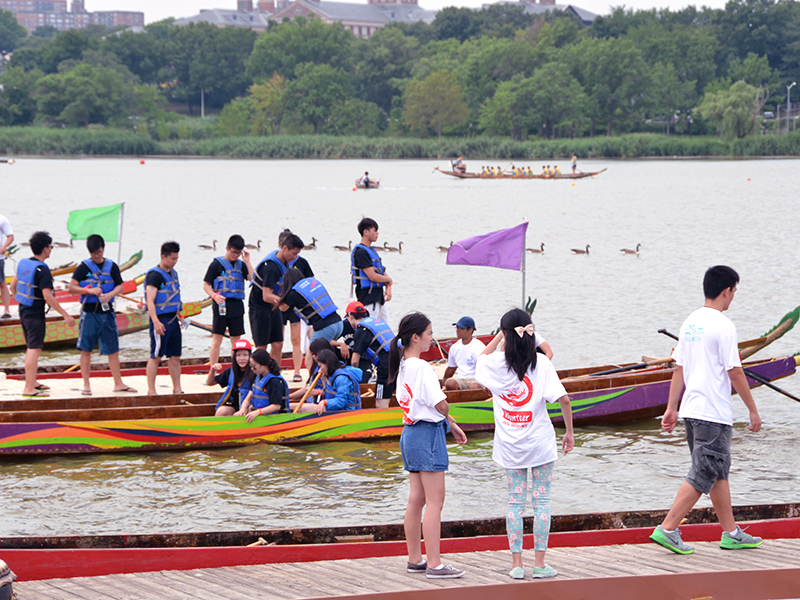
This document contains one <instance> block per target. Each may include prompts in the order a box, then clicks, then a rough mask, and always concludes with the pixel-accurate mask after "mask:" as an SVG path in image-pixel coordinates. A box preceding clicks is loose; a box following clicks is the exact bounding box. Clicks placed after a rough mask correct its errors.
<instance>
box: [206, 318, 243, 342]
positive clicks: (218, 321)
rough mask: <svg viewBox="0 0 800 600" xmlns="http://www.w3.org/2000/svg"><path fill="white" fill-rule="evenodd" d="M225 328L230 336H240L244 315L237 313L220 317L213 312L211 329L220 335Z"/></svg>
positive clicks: (241, 334)
mask: <svg viewBox="0 0 800 600" xmlns="http://www.w3.org/2000/svg"><path fill="white" fill-rule="evenodd" d="M226 329H227V330H228V333H230V334H231V336H238V337H242V336H243V335H244V315H239V316H238V317H220V316H219V315H217V314H215V315H214V324H213V325H212V326H211V330H212V331H213V332H214V333H218V334H220V335H222V334H223V333H225V330H226Z"/></svg>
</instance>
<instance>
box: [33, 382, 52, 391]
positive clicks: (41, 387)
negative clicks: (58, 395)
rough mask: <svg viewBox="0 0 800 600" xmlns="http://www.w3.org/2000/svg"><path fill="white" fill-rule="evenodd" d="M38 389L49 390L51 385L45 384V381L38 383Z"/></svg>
mask: <svg viewBox="0 0 800 600" xmlns="http://www.w3.org/2000/svg"><path fill="white" fill-rule="evenodd" d="M36 389H37V390H49V389H50V386H49V385H45V384H43V383H37V384H36Z"/></svg>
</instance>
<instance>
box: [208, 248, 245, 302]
mask: <svg viewBox="0 0 800 600" xmlns="http://www.w3.org/2000/svg"><path fill="white" fill-rule="evenodd" d="M214 260H216V261H217V262H218V263H219V264H221V265H222V268H223V269H224V270H223V271H222V274H220V275H218V276H217V277H216V279H214V291H215V292H217V293H218V294H222V295H223V296H225V297H226V298H237V299H239V300H244V282H245V278H244V275H242V265H243V264H244V263H243V262H242V260H241V259H239V258H237V259H236V264H235V265H231V263H230V261H229V260H228V259H227V258H225V257H224V256H218V257H217V258H215V259H214Z"/></svg>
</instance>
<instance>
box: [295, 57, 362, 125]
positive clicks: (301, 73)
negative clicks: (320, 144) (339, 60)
mask: <svg viewBox="0 0 800 600" xmlns="http://www.w3.org/2000/svg"><path fill="white" fill-rule="evenodd" d="M352 96H353V90H352V87H351V86H350V82H349V80H348V78H347V76H346V74H345V72H344V71H343V70H342V69H340V68H334V67H332V66H330V65H315V64H313V63H303V64H300V65H297V68H296V69H295V79H294V80H293V81H291V82H290V83H289V85H288V86H287V87H286V91H285V92H284V95H283V99H284V100H283V104H284V107H285V108H286V111H287V113H291V115H292V117H294V119H295V120H297V121H299V122H301V123H303V122H304V123H310V124H311V125H312V126H313V128H314V133H315V134H316V133H319V131H320V129H321V128H322V127H323V125H324V124H325V122H326V121H327V120H328V118H329V117H330V115H331V111H332V110H333V109H334V107H336V106H338V105H341V104H342V103H344V102H345V101H346V100H348V99H349V98H352Z"/></svg>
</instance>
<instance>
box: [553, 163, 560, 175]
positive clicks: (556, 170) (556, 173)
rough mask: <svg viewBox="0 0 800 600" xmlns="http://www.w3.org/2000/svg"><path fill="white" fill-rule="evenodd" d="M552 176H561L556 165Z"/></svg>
mask: <svg viewBox="0 0 800 600" xmlns="http://www.w3.org/2000/svg"><path fill="white" fill-rule="evenodd" d="M553 175H561V169H559V168H558V165H555V166H554V167H553Z"/></svg>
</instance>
